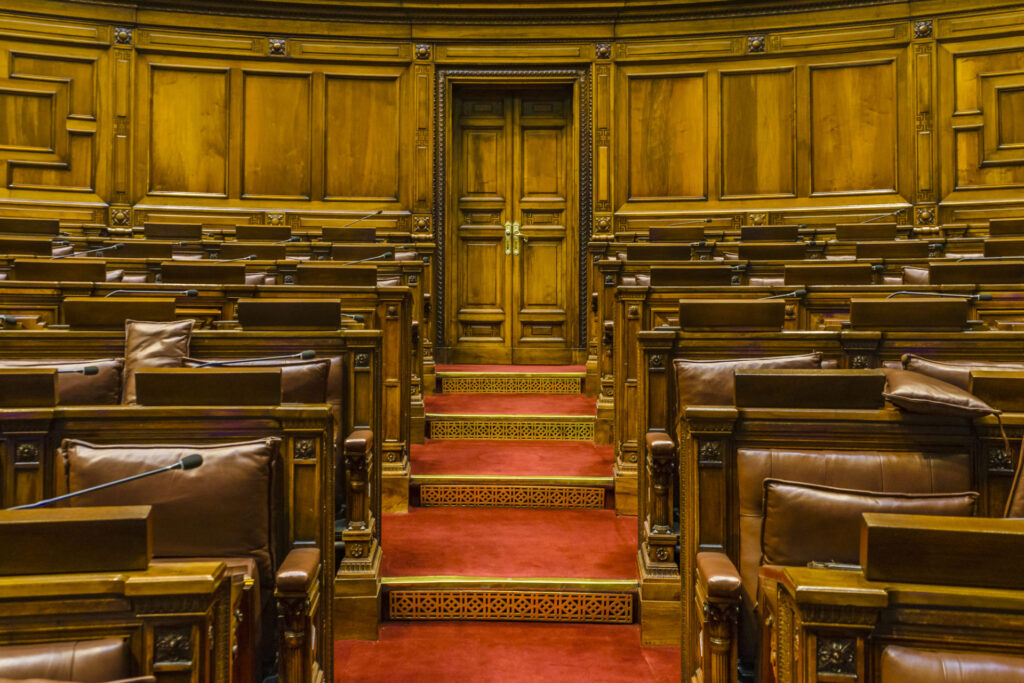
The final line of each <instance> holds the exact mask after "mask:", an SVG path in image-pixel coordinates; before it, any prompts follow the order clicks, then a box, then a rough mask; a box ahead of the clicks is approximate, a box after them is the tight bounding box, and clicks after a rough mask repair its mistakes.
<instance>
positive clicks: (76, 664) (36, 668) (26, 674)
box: [0, 638, 130, 683]
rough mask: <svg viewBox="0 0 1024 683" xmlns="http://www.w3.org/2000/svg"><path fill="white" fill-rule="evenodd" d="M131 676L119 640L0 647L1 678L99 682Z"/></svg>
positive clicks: (125, 646) (125, 647) (123, 644)
mask: <svg viewBox="0 0 1024 683" xmlns="http://www.w3.org/2000/svg"><path fill="white" fill-rule="evenodd" d="M128 675H130V670H129V652H128V644H127V642H126V641H125V640H124V639H122V638H104V639H102V640H79V641H66V642H62V643H36V644H32V645H4V646H0V677H2V678H13V679H26V678H45V679H50V680H58V681H80V682H81V683H101V682H102V681H113V680H117V679H119V678H125V677H127V676H128Z"/></svg>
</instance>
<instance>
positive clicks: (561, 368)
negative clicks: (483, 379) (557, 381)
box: [434, 365, 587, 374]
mask: <svg viewBox="0 0 1024 683" xmlns="http://www.w3.org/2000/svg"><path fill="white" fill-rule="evenodd" d="M434 370H435V371H436V372H438V373H445V372H481V373H487V374H490V373H495V372H516V373H523V374H540V373H549V372H571V373H574V374H586V372H587V368H586V366H584V365H436V366H434Z"/></svg>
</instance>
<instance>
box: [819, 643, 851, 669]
mask: <svg viewBox="0 0 1024 683" xmlns="http://www.w3.org/2000/svg"><path fill="white" fill-rule="evenodd" d="M816 660H817V662H818V674H819V675H821V674H839V675H845V676H851V675H856V673H857V640H856V638H822V637H819V638H818V650H817V656H816Z"/></svg>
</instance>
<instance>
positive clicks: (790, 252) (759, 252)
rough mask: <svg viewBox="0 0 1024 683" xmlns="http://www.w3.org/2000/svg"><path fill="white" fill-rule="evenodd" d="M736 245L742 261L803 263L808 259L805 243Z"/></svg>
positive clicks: (750, 243) (741, 243)
mask: <svg viewBox="0 0 1024 683" xmlns="http://www.w3.org/2000/svg"><path fill="white" fill-rule="evenodd" d="M736 244H737V249H738V252H737V253H738V254H739V258H740V260H741V261H745V260H760V261H802V260H803V259H805V258H807V245H806V244H804V243H803V242H747V243H743V242H737V243H736ZM719 246H721V245H719Z"/></svg>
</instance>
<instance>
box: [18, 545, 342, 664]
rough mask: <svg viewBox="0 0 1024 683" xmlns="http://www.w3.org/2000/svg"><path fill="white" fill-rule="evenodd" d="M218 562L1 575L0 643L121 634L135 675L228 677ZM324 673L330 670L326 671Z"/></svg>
mask: <svg viewBox="0 0 1024 683" xmlns="http://www.w3.org/2000/svg"><path fill="white" fill-rule="evenodd" d="M232 607H233V605H232V586H231V581H230V579H229V578H228V575H227V573H226V570H225V567H224V564H223V563H221V562H153V563H151V564H150V566H149V568H148V569H146V570H144V571H131V572H102V573H89V574H45V575H28V576H5V577H0V644H4V645H16V644H22V643H25V644H27V643H38V642H59V641H69V640H88V639H93V638H108V637H120V638H125V639H126V640H127V641H128V643H129V650H130V652H131V655H132V660H133V662H134V668H135V673H136V674H137V675H153V676H155V677H156V679H157V681H173V682H175V683H178V682H180V681H188V682H189V683H200V682H206V681H217V682H227V681H230V680H231V668H232V646H233V645H234V638H235V632H236V629H237V627H238V624H237V623H235V618H234V616H233V609H232ZM328 675H329V674H328Z"/></svg>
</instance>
